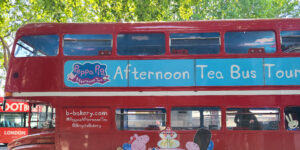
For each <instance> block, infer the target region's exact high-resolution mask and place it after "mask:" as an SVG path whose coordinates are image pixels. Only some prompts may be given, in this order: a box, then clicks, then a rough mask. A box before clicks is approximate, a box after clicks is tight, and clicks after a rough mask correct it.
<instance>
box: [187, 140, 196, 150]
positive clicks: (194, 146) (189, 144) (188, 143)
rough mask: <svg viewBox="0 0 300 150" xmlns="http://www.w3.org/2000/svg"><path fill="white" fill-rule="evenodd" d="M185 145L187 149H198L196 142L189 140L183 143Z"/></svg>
mask: <svg viewBox="0 0 300 150" xmlns="http://www.w3.org/2000/svg"><path fill="white" fill-rule="evenodd" d="M185 147H186V149H187V150H200V148H199V146H198V144H196V143H194V142H191V141H189V142H187V143H186V144H185Z"/></svg>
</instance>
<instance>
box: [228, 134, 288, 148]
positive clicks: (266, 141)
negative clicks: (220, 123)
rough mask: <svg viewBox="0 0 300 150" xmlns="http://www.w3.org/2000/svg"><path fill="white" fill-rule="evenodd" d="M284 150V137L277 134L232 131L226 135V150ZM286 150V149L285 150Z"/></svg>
mask: <svg viewBox="0 0 300 150" xmlns="http://www.w3.org/2000/svg"><path fill="white" fill-rule="evenodd" d="M241 149H242V150H269V149H270V150H283V143H282V135H281V134H280V133H277V132H273V133H265V132H264V131H262V132H261V133H258V132H257V131H253V132H252V131H232V132H227V134H226V150H241ZM284 149H285V148H284Z"/></svg>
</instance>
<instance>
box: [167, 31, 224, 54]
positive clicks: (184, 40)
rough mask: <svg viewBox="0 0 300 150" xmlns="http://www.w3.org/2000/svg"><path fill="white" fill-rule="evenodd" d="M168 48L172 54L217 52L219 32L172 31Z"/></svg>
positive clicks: (218, 48) (218, 50)
mask: <svg viewBox="0 0 300 150" xmlns="http://www.w3.org/2000/svg"><path fill="white" fill-rule="evenodd" d="M170 49H171V53H172V54H191V55H193V54H218V53H219V52H220V33H173V34H170Z"/></svg>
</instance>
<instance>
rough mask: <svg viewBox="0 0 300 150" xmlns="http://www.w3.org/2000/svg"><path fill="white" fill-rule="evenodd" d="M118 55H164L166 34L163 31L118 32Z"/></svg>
mask: <svg viewBox="0 0 300 150" xmlns="http://www.w3.org/2000/svg"><path fill="white" fill-rule="evenodd" d="M117 51H118V55H163V54H165V35H164V34H162V33H148V34H118V37H117Z"/></svg>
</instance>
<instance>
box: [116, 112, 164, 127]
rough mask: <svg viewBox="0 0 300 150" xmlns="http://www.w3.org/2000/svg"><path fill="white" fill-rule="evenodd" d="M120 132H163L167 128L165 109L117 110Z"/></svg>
mask: <svg viewBox="0 0 300 150" xmlns="http://www.w3.org/2000/svg"><path fill="white" fill-rule="evenodd" d="M116 125H117V128H118V129H119V130H163V129H164V128H165V127H166V110H165V109H117V110H116Z"/></svg>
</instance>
